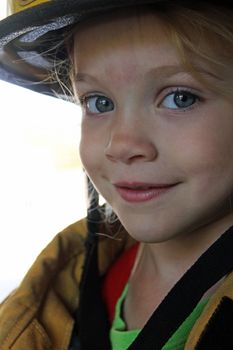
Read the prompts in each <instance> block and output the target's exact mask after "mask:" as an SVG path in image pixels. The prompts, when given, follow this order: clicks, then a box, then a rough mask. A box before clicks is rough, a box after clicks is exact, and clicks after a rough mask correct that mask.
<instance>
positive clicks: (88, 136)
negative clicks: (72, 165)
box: [79, 129, 103, 177]
mask: <svg viewBox="0 0 233 350" xmlns="http://www.w3.org/2000/svg"><path fill="white" fill-rule="evenodd" d="M98 140H99V138H98V137H96V136H95V135H93V133H91V132H90V131H88V132H86V131H85V129H84V130H82V136H81V140H80V145H79V154H80V158H81V161H82V164H83V166H84V168H85V170H86V171H87V173H88V174H89V175H90V177H93V176H94V175H95V173H96V172H97V171H98V170H99V168H100V166H101V164H102V161H101V159H100V158H101V157H102V154H103V151H102V149H101V144H100V142H98Z"/></svg>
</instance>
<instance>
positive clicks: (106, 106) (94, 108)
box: [82, 95, 114, 114]
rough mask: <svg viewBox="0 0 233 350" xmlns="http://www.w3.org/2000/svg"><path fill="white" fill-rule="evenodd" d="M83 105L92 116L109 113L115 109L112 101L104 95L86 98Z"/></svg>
mask: <svg viewBox="0 0 233 350" xmlns="http://www.w3.org/2000/svg"><path fill="white" fill-rule="evenodd" d="M82 105H84V107H85V109H86V110H87V112H89V113H90V114H100V113H107V112H111V111H112V110H113V109H114V104H113V102H112V100H111V99H110V98H108V97H106V96H102V95H93V96H86V97H85V98H84V99H82Z"/></svg>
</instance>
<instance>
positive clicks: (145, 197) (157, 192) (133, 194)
mask: <svg viewBox="0 0 233 350" xmlns="http://www.w3.org/2000/svg"><path fill="white" fill-rule="evenodd" d="M176 185H177V184H147V183H138V182H137V183H136V182H134V183H131V182H130V183H126V182H119V183H116V184H115V188H116V190H117V192H118V194H119V195H120V196H121V198H122V199H124V200H125V201H127V202H131V203H139V202H146V201H150V200H152V199H156V198H159V197H161V196H162V195H163V194H165V193H167V192H169V191H170V190H171V189H173V188H174V187H175V186H176Z"/></svg>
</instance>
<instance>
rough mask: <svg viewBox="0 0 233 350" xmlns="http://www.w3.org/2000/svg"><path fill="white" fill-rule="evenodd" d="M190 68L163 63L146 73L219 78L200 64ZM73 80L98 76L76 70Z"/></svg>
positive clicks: (81, 80)
mask: <svg viewBox="0 0 233 350" xmlns="http://www.w3.org/2000/svg"><path fill="white" fill-rule="evenodd" d="M192 68H193V69H192V70H188V69H186V68H185V67H184V66H183V65H164V66H159V67H155V68H152V69H151V70H150V71H149V72H147V75H149V76H151V75H153V76H158V77H160V78H167V77H170V76H173V75H176V74H179V73H188V74H191V73H192V72H197V73H199V74H201V75H207V76H209V77H212V78H214V79H217V80H220V78H219V77H218V76H216V75H215V74H214V73H212V72H210V71H207V70H206V69H205V68H203V67H201V66H200V65H195V64H193V65H192ZM75 81H76V82H78V83H80V82H88V81H92V82H98V78H96V77H94V76H92V75H90V74H88V73H85V72H78V73H76V74H75Z"/></svg>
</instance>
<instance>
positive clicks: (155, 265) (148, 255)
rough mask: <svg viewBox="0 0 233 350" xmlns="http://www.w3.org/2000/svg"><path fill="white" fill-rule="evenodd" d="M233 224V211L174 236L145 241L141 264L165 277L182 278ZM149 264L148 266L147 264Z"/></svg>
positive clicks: (153, 272) (145, 269)
mask: <svg viewBox="0 0 233 350" xmlns="http://www.w3.org/2000/svg"><path fill="white" fill-rule="evenodd" d="M232 225H233V214H229V215H228V216H227V217H224V218H223V219H220V220H218V221H217V222H214V223H211V224H208V225H206V226H203V227H201V228H199V229H198V230H195V231H193V232H190V233H189V234H185V235H181V236H180V237H177V238H174V239H172V240H169V241H166V242H161V243H152V244H143V248H142V254H141V264H142V265H144V267H143V270H144V271H147V269H148V271H150V273H152V274H155V273H156V275H157V276H160V278H162V279H163V278H164V279H170V278H171V279H174V280H177V279H179V278H180V277H181V276H182V275H183V274H184V273H185V271H187V269H188V268H189V267H190V266H192V265H193V263H194V262H195V261H196V260H197V259H198V258H199V256H201V254H202V253H204V252H205V251H206V250H207V249H208V248H209V247H210V246H211V245H212V244H213V243H214V242H215V241H216V240H217V239H218V238H219V237H220V236H221V235H222V234H223V233H224V232H225V231H226V230H227V229H228V228H229V227H231V226H232ZM145 266H146V268H145Z"/></svg>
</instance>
